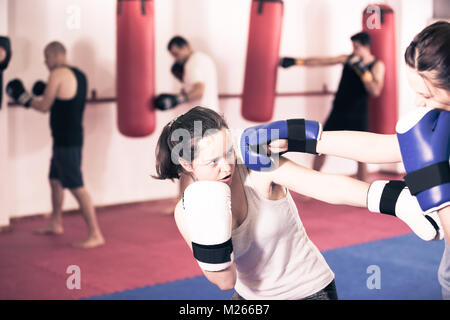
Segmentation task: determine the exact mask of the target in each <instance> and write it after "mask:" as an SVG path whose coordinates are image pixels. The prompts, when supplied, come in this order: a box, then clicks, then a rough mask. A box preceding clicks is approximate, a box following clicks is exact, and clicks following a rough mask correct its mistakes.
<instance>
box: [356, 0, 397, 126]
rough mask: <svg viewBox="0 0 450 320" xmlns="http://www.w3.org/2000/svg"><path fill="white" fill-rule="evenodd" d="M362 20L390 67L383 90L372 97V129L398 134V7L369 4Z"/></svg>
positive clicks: (379, 56) (376, 51)
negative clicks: (396, 22)
mask: <svg viewBox="0 0 450 320" xmlns="http://www.w3.org/2000/svg"><path fill="white" fill-rule="evenodd" d="M362 20H363V30H364V31H365V32H367V33H368V34H369V35H370V37H371V41H372V53H373V54H374V55H375V57H376V58H377V59H379V60H381V61H383V63H384V65H385V67H386V72H385V78H384V86H383V90H382V91H381V94H380V95H379V96H378V97H371V98H370V99H369V129H370V131H371V132H375V133H383V134H394V133H395V125H396V123H397V120H398V106H397V63H396V56H397V52H396V43H395V21H394V11H393V10H392V8H391V7H389V6H387V5H384V4H376V5H369V6H367V8H366V9H364V12H363V19H362Z"/></svg>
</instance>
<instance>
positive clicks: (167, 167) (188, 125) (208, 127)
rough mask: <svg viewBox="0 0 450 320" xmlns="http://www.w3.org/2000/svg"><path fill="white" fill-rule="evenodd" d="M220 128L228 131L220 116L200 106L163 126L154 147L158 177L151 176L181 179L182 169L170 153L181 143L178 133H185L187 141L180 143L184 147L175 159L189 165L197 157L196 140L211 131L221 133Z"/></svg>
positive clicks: (162, 178)
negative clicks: (179, 158)
mask: <svg viewBox="0 0 450 320" xmlns="http://www.w3.org/2000/svg"><path fill="white" fill-rule="evenodd" d="M223 128H227V129H228V125H227V123H226V122H225V120H224V119H223V118H222V116H220V115H219V114H218V113H217V112H215V111H213V110H211V109H208V108H203V107H200V106H197V107H195V108H192V109H191V110H189V111H188V112H186V113H185V114H182V115H180V116H179V117H177V118H175V119H174V120H172V121H171V122H169V123H168V124H166V126H165V127H164V128H163V130H162V133H161V135H160V136H159V139H158V144H157V146H156V152H155V153H156V173H157V175H156V176H153V177H154V178H156V179H161V180H164V179H171V180H173V179H178V178H179V177H180V173H181V172H182V171H183V167H182V166H181V165H180V164H179V163H178V161H174V159H173V157H172V156H173V155H172V151H174V148H175V147H176V146H177V145H179V144H180V142H179V140H178V139H177V132H178V133H180V131H181V133H183V132H185V133H187V134H188V135H189V141H185V140H187V139H183V140H182V142H181V143H182V144H183V145H184V148H181V149H180V150H179V153H178V154H176V155H175V157H178V156H179V157H182V158H183V159H184V160H185V161H187V162H189V163H190V162H192V161H193V160H194V157H195V155H196V149H197V142H198V140H200V139H201V138H203V137H204V136H207V135H208V134H211V133H212V132H217V131H215V130H221V129H223ZM178 130H179V131H178ZM186 144H189V145H186ZM183 150H189V151H190V152H183ZM175 160H176V159H175Z"/></svg>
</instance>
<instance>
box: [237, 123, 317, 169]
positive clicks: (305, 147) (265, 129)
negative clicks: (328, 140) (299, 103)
mask: <svg viewBox="0 0 450 320" xmlns="http://www.w3.org/2000/svg"><path fill="white" fill-rule="evenodd" d="M321 133H322V126H321V124H320V123H319V122H317V121H310V120H304V119H290V120H281V121H275V122H270V123H267V124H263V125H259V126H255V127H251V128H247V129H245V130H244V132H243V133H242V135H241V136H240V141H239V148H240V151H239V153H240V155H241V157H242V161H243V162H244V163H245V165H246V166H247V167H248V168H249V169H251V170H255V171H263V170H271V169H273V168H275V167H276V166H277V160H278V157H274V156H272V155H269V154H268V152H267V145H268V144H269V143H270V142H271V141H274V140H277V139H287V140H288V150H287V151H286V152H289V151H294V152H303V153H311V154H317V152H316V145H317V140H319V139H320V135H321Z"/></svg>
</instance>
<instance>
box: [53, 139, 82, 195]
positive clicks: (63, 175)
mask: <svg viewBox="0 0 450 320" xmlns="http://www.w3.org/2000/svg"><path fill="white" fill-rule="evenodd" d="M81 148H82V147H81V146H70V147H58V146H55V147H53V155H52V159H51V161H50V173H49V178H50V179H56V180H59V181H60V182H61V184H62V186H63V187H64V188H68V189H75V188H79V187H82V186H83V185H84V184H83V176H82V174H81Z"/></svg>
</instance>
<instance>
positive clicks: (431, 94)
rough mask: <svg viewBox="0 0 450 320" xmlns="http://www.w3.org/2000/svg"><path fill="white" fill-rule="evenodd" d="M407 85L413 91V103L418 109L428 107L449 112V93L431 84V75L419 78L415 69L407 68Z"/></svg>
mask: <svg viewBox="0 0 450 320" xmlns="http://www.w3.org/2000/svg"><path fill="white" fill-rule="evenodd" d="M406 69H407V71H406V74H407V77H408V83H409V85H410V86H411V88H412V89H413V90H414V91H415V93H416V97H415V103H416V105H417V106H419V107H429V108H436V109H444V110H448V111H450V92H449V91H448V90H445V89H442V88H438V87H436V86H434V85H433V84H432V81H430V80H429V79H432V76H433V75H432V73H428V77H427V74H424V75H423V76H421V75H420V74H419V73H418V72H417V71H416V70H415V69H413V68H411V67H409V66H407V68H406Z"/></svg>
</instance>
